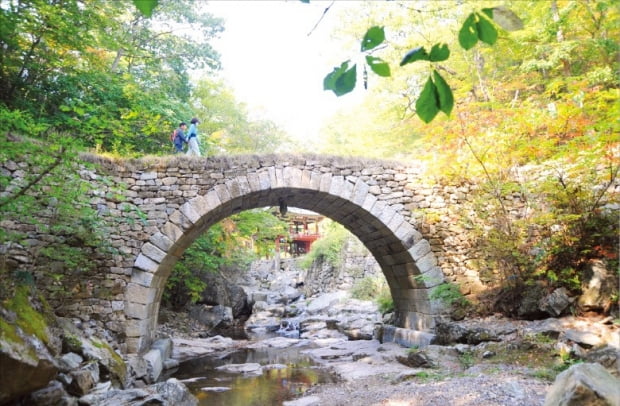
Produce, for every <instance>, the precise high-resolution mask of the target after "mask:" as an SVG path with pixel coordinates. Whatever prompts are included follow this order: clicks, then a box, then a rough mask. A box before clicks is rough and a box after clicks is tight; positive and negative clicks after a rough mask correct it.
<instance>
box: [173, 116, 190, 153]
mask: <svg viewBox="0 0 620 406" xmlns="http://www.w3.org/2000/svg"><path fill="white" fill-rule="evenodd" d="M186 129H187V124H185V122H181V123H180V124H179V128H177V129H176V130H174V132H173V133H172V143H173V144H174V153H175V154H178V153H179V152H183V144H187V138H185V130H186Z"/></svg>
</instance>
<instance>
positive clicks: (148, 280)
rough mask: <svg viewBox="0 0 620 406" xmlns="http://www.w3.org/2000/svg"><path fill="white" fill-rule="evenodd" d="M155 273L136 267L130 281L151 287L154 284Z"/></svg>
mask: <svg viewBox="0 0 620 406" xmlns="http://www.w3.org/2000/svg"><path fill="white" fill-rule="evenodd" d="M153 276H154V274H153V273H151V272H143V271H140V270H138V269H134V271H133V272H132V274H131V279H130V281H131V282H133V283H135V284H138V285H140V286H146V287H150V286H152V284H153Z"/></svg>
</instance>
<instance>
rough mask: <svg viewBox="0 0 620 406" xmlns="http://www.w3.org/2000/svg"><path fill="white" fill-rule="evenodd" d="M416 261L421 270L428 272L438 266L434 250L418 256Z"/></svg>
mask: <svg viewBox="0 0 620 406" xmlns="http://www.w3.org/2000/svg"><path fill="white" fill-rule="evenodd" d="M415 263H416V266H417V267H418V269H419V270H420V272H422V273H428V272H430V271H431V270H432V269H433V268H434V267H436V266H437V258H435V255H434V254H433V253H432V252H428V253H426V254H425V255H423V256H422V257H420V258H418V259H417V260H416V261H415Z"/></svg>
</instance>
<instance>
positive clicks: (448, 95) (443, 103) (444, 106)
mask: <svg viewBox="0 0 620 406" xmlns="http://www.w3.org/2000/svg"><path fill="white" fill-rule="evenodd" d="M433 79H434V81H435V87H436V88H437V96H438V97H439V110H441V111H443V112H444V113H446V114H447V115H450V113H451V112H452V108H453V107H454V96H453V95H452V90H451V89H450V86H448V83H447V82H446V81H445V80H444V78H443V77H441V75H440V74H439V72H437V71H436V70H433Z"/></svg>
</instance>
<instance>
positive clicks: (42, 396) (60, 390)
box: [23, 381, 77, 406]
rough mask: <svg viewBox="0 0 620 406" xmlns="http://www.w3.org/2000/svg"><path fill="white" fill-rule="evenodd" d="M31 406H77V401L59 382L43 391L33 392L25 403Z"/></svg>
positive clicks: (53, 382) (51, 384) (51, 383)
mask: <svg viewBox="0 0 620 406" xmlns="http://www.w3.org/2000/svg"><path fill="white" fill-rule="evenodd" d="M23 403H25V404H28V405H31V406H51V405H54V406H77V399H76V398H74V397H72V396H69V394H68V393H67V391H66V390H65V388H64V386H63V385H62V383H61V382H59V381H52V382H50V384H49V385H47V386H46V387H45V388H43V389H39V390H37V391H34V392H32V393H31V394H30V395H28V397H27V399H26V400H25V401H24V402H23Z"/></svg>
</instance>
